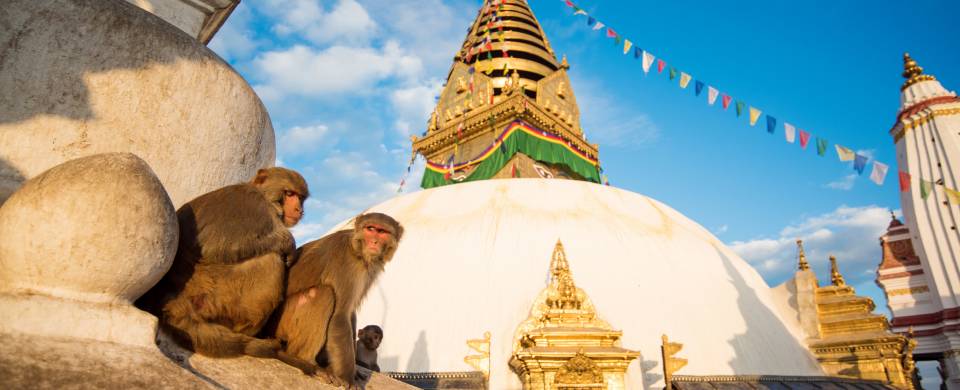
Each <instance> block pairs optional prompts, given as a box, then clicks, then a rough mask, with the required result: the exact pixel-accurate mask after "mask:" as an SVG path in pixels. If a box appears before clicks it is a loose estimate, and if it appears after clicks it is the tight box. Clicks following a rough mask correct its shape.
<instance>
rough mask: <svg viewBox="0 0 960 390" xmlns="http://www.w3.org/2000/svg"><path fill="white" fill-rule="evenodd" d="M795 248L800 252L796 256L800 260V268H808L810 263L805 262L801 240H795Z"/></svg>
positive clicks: (805, 256)
mask: <svg viewBox="0 0 960 390" xmlns="http://www.w3.org/2000/svg"><path fill="white" fill-rule="evenodd" d="M797 249H798V250H799V251H800V254H799V255H798V256H797V257H798V258H799V260H800V270H801V271H806V270H808V269H810V264H807V254H806V253H804V252H803V240H797Z"/></svg>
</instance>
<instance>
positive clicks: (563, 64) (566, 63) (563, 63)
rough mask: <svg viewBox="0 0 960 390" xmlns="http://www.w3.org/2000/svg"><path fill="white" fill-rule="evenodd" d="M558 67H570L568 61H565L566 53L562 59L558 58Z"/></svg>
mask: <svg viewBox="0 0 960 390" xmlns="http://www.w3.org/2000/svg"><path fill="white" fill-rule="evenodd" d="M560 69H570V63H569V62H567V55H566V54H564V55H563V59H562V60H560Z"/></svg>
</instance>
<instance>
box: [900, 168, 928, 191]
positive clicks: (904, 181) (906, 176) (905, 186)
mask: <svg viewBox="0 0 960 390" xmlns="http://www.w3.org/2000/svg"><path fill="white" fill-rule="evenodd" d="M898 176H900V192H906V191H907V190H909V189H910V173H908V172H904V171H900V174H899V175H898ZM921 184H922V183H921Z"/></svg>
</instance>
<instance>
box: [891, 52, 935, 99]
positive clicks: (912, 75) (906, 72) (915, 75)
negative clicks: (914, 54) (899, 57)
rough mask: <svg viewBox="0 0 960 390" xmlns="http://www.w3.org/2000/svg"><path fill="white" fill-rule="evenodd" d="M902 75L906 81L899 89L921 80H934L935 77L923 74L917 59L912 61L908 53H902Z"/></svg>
mask: <svg viewBox="0 0 960 390" xmlns="http://www.w3.org/2000/svg"><path fill="white" fill-rule="evenodd" d="M902 76H903V78H905V79H907V81H905V82H904V83H903V86H902V87H900V89H901V90H904V89H907V87H909V86H911V85H913V84H916V83H919V82H921V81H930V80H936V78H935V77H933V76H931V75H928V74H923V67H921V66H920V65H917V61H914V60H913V58H911V57H910V53H903V74H902Z"/></svg>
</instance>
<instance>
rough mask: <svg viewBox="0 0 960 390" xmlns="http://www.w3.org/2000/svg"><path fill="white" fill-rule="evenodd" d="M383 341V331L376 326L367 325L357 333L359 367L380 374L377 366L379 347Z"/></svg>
mask: <svg viewBox="0 0 960 390" xmlns="http://www.w3.org/2000/svg"><path fill="white" fill-rule="evenodd" d="M380 341H383V329H380V327H379V326H376V325H367V326H364V327H363V329H360V330H358V331H357V365H358V366H360V367H364V368H366V369H369V370H373V371H376V372H380V365H379V364H377V347H379V346H380Z"/></svg>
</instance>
